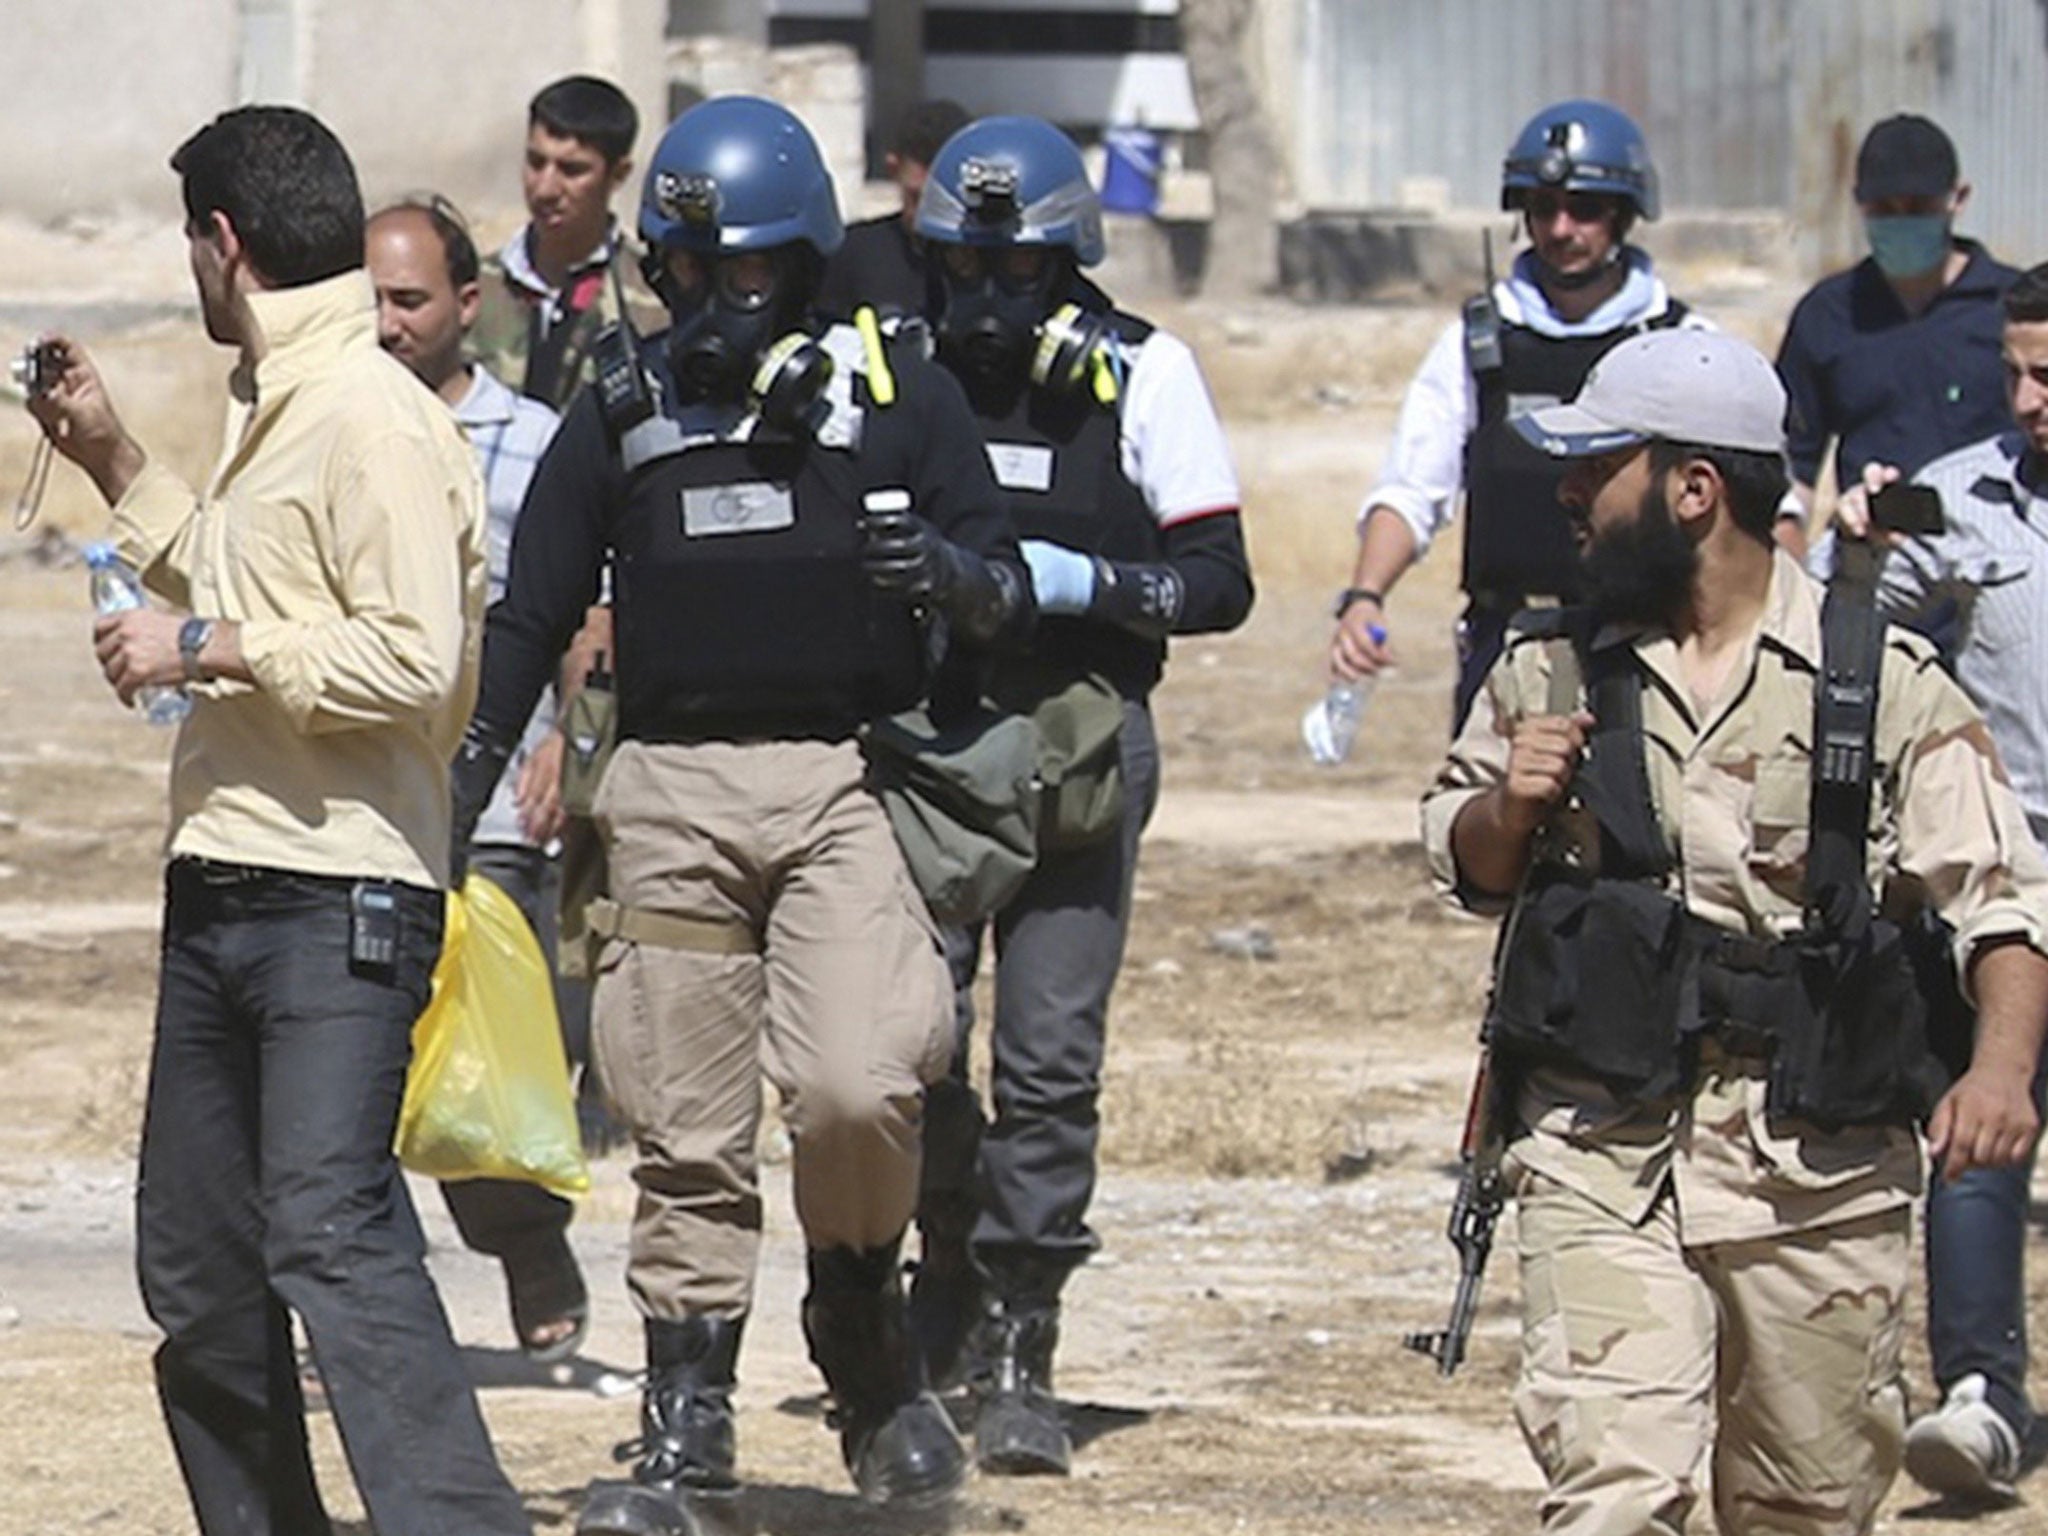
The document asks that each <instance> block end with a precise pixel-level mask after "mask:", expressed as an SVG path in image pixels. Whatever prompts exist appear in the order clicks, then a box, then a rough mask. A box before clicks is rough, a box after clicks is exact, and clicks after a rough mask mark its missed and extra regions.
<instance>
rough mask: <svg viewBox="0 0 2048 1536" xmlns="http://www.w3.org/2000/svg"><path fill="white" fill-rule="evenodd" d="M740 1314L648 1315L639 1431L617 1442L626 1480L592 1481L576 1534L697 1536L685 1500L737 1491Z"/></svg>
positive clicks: (743, 1320) (589, 1535) (741, 1321)
mask: <svg viewBox="0 0 2048 1536" xmlns="http://www.w3.org/2000/svg"><path fill="white" fill-rule="evenodd" d="M745 1327H746V1319H745V1318H744V1317H686V1318H684V1319H683V1320H682V1321H680V1322H671V1321H669V1320H668V1319H666V1318H656V1317H650V1318H648V1319H647V1320H646V1330H647V1387H646V1391H645V1393H644V1394H643V1395H642V1397H641V1400H640V1438H639V1439H638V1440H630V1441H628V1442H627V1443H626V1444H624V1445H622V1446H620V1447H619V1455H620V1458H621V1459H622V1460H633V1463H634V1465H633V1481H632V1482H630V1483H618V1482H599V1483H594V1484H592V1485H591V1489H590V1495H589V1497H588V1498H587V1499H586V1500H585V1501H584V1505H583V1513H582V1515H581V1516H580V1517H579V1518H578V1519H577V1522H576V1530H577V1536H694V1533H695V1532H696V1529H697V1527H696V1523H695V1522H694V1521H693V1520H692V1519H691V1518H690V1514H689V1512H688V1510H687V1509H686V1508H685V1507H684V1504H683V1500H684V1499H685V1498H688V1497H692V1496H695V1497H720V1496H728V1495H731V1494H734V1493H737V1492H738V1491H739V1479H738V1478H737V1477H735V1476H734V1475H733V1412H732V1392H733V1385H734V1367H735V1366H736V1365H737V1364H738V1361H739V1354H740V1334H741V1332H742V1331H743V1330H744V1329H745Z"/></svg>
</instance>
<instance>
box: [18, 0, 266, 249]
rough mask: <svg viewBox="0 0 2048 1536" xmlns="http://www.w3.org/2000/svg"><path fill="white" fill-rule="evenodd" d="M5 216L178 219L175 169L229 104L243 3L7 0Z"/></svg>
mask: <svg viewBox="0 0 2048 1536" xmlns="http://www.w3.org/2000/svg"><path fill="white" fill-rule="evenodd" d="M5 10H6V45H5V47H4V48H0V138H4V140H5V142H6V144H7V146H8V148H7V170H6V174H5V175H4V176H0V216H7V217H15V218H28V219H32V220H34V221H35V222H37V223H43V224H54V223H60V222H66V221H80V220H93V221H96V220H102V219H105V218H107V217H109V216H122V215H139V214H147V215H161V216H164V217H175V216H176V213H177V208H178V197H177V184H176V181H175V179H174V178H173V177H172V176H171V174H170V171H169V169H168V165H167V162H168V160H169V158H170V154H171V151H172V150H173V149H175V148H177V147H178V145H179V144H180V143H182V142H183V141H184V139H185V138H186V136H187V135H189V134H190V133H191V132H192V130H193V129H194V128H195V127H197V126H198V125H199V124H200V123H202V122H204V121H205V120H206V119H207V118H209V117H211V116H212V115H213V114H214V113H216V112H218V111H220V109H221V108H222V107H224V106H226V105H227V104H228V103H229V102H230V101H231V100H232V98H233V94H234V85H235V63H236V49H235V35H236V34H235V22H236V15H237V0H149V3H147V4H135V3H132V0H7V5H6V7H5Z"/></svg>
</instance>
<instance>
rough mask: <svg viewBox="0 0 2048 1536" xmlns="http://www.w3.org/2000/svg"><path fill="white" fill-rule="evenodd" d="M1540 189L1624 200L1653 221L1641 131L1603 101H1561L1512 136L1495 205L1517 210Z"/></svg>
mask: <svg viewBox="0 0 2048 1536" xmlns="http://www.w3.org/2000/svg"><path fill="white" fill-rule="evenodd" d="M1543 187H1559V188H1562V189H1564V190H1565V191H1568V192H1605V193H1608V194H1610V195H1612V196H1614V197H1620V198H1626V199H1627V200H1628V202H1629V203H1630V204H1631V205H1633V206H1634V208H1635V211H1636V212H1637V213H1638V214H1640V215H1642V217H1643V218H1644V219H1645V220H1646V221H1654V220H1655V219H1656V217H1657V208H1658V204H1657V168H1656V167H1655V166H1654V165H1652V164H1651V163H1650V147H1649V145H1648V144H1646V143H1644V142H1643V133H1642V130H1641V129H1640V128H1638V127H1636V125H1635V123H1634V122H1633V121H1632V120H1631V119H1630V117H1629V115H1628V114H1627V113H1626V112H1622V111H1620V110H1618V109H1617V108H1614V107H1610V106H1609V105H1607V103H1606V102H1604V101H1560V102H1558V103H1557V104H1556V105H1555V106H1550V107H1545V108H1544V109H1543V110H1542V111H1541V112H1538V113H1537V114H1536V115H1535V116H1534V117H1532V118H1530V119H1529V121H1528V123H1527V124H1526V125H1525V126H1524V127H1523V129H1522V131H1521V132H1520V133H1519V134H1517V135H1516V136H1515V142H1514V144H1513V145H1512V146H1511V147H1510V148H1509V150H1508V158H1507V163H1506V164H1504V165H1503V166H1502V167H1501V173H1500V205H1501V207H1503V208H1509V209H1513V208H1520V207H1521V206H1522V201H1523V199H1524V197H1526V196H1527V194H1529V193H1531V192H1534V191H1537V190H1539V189H1540V188H1543Z"/></svg>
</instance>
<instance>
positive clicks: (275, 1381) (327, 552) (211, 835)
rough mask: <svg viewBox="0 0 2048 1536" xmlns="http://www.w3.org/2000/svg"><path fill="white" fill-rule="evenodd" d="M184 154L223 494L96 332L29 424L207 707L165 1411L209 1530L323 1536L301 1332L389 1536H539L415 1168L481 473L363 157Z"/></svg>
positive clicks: (140, 1231)
mask: <svg viewBox="0 0 2048 1536" xmlns="http://www.w3.org/2000/svg"><path fill="white" fill-rule="evenodd" d="M171 165H172V169H174V170H175V171H177V172H178V174H179V176H180V177H181V179H182V182H183V192H184V204H185V213H186V234H187V237H188V239H189V241H190V248H191V260H192V273H193V279H194V282H195V284H196V286H197V288H198V292H199V299H200V308H201V311H202V314H203V316H204V319H205V322H206V330H207V334H208V335H209V336H211V337H212V338H213V339H214V340H215V341H217V342H220V343H222V344H223V345H228V346H233V347H236V348H238V349H239V351H240V354H241V357H240V363H239V365H238V366H237V368H236V369H235V371H234V374H233V377H232V379H231V381H230V387H231V392H232V394H233V397H234V398H233V403H232V405H231V407H230V410H229V418H228V425H227V433H226V440H225V443H224V445H223V449H222V453H221V457H220V460H219V462H218V464H217V465H216V467H215V469H214V471H213V475H212V477H211V479H210V480H209V481H208V483H207V485H206V487H205V489H204V490H203V491H197V492H195V491H194V490H193V489H192V488H191V487H189V486H187V485H185V484H184V483H183V482H182V481H180V480H179V479H178V477H177V476H176V475H174V474H173V473H171V471H169V470H168V469H166V468H164V467H163V466H162V465H161V464H160V463H157V462H156V461H154V460H151V459H150V458H148V457H147V456H146V455H145V453H144V452H143V450H142V448H141V446H140V445H139V444H138V443H137V442H136V441H135V439H134V438H133V437H131V436H130V435H129V434H128V432H127V430H126V429H125V428H124V427H123V426H122V424H121V422H120V419H119V417H118V416H117V415H116V413H115V412H114V410H113V408H112V406H111V404H110V402H109V400H108V398H107V394H106V391H105V388H104V386H103V385H102V384H101V382H100V379H99V377H98V375H97V373H96V372H95V370H94V369H93V367H92V365H91V363H90V362H89V360H88V359H87V358H86V356H85V354H84V353H83V351H82V350H81V349H80V348H79V347H78V346H77V345H76V344H75V343H72V342H70V341H69V340H67V339H64V338H57V339H56V341H55V343H54V344H55V346H56V348H57V349H58V353H59V358H60V361H61V371H60V372H59V374H58V377H57V379H56V382H55V383H54V385H53V386H52V388H51V389H50V390H49V391H48V392H47V393H46V394H44V395H42V396H40V397H38V398H37V399H36V400H34V401H33V402H32V405H31V408H32V409H33V410H34V412H35V414H36V416H37V418H38V420H39V421H40V422H41V423H42V425H43V427H44V430H45V431H46V432H47V433H49V435H50V437H51V439H52V440H53V441H54V442H55V444H56V446H57V447H58V449H59V451H61V452H63V453H65V454H66V455H67V456H69V457H70V458H71V459H73V460H74V461H75V462H76V463H78V464H79V465H80V467H81V468H83V469H84V470H85V471H86V473H87V474H88V475H90V476H91V478H92V479H93V481H94V483H95V484H96V485H97V486H98V487H99V489H100V492H101V493H102V494H103V495H104V496H105V497H106V499H107V502H108V503H109V505H110V506H111V507H112V508H113V535H114V540H115V543H116V545H117V547H118V548H119V550H120V552H121V553H122V555H123V556H124V557H125V558H126V559H127V560H128V561H129V562H130V563H131V564H132V565H133V566H134V567H135V568H136V569H137V570H138V571H139V572H141V574H142V577H143V581H144V583H145V585H147V586H148V587H149V588H150V589H151V591H153V592H154V593H155V594H156V595H157V596H158V597H159V598H161V599H162V600H163V601H164V602H166V603H167V604H169V605H170V609H171V610H173V611H161V610H142V611H131V612H128V613H123V614H118V615H109V616H104V617H102V618H101V619H100V620H99V621H98V622H97V623H96V625H95V627H94V642H95V648H96V651H97V653H98V656H99V659H100V664H101V667H102V670H103V671H104V672H105V673H106V676H107V680H108V681H109V682H110V683H111V684H112V685H113V687H114V689H115V690H116V692H117V693H118V694H119V695H120V696H121V698H122V699H123V701H124V702H125V701H128V700H131V699H132V698H133V697H134V695H135V692H136V690H137V689H139V688H143V687H147V686H151V685H158V684H176V683H181V682H182V683H184V684H185V685H186V686H188V687H189V688H190V689H191V691H192V693H193V708H192V713H191V716H190V718H189V719H188V721H187V722H186V724H185V725H184V727H183V729H182V732H181V734H180V736H179V739H178V743H177V750H176V754H175V758H174V762H173V766H172V770H171V825H170V837H169V843H168V854H169V860H170V867H169V874H168V879H167V881H166V889H167V899H166V906H165V913H164V946H163V972H162V984H161V991H160V994H159V998H158V1004H157V1026H156V1042H155V1050H154V1054H153V1059H152V1062H151V1069H150V1086H149V1102H148V1112H147V1118H146V1120H145V1123H144V1128H143V1139H142V1168H141V1179H140V1187H139V1191H138V1197H137V1249H138V1252H137V1264H138V1269H139V1272H140V1275H141V1281H142V1292H143V1299H144V1301H145V1303H146V1304H147V1306H148V1308H149V1311H150V1315H151V1316H152V1317H153V1318H154V1319H155V1320H156V1322H157V1324H158V1326H159V1327H161V1328H162V1329H163V1331H164V1335H165V1338H164V1343H163V1345H162V1347H161V1348H160V1349H159V1350H158V1352H157V1362H156V1363H157V1383H158V1390H159V1394H160V1396H161V1398H162V1401H163V1405H164V1414H165V1418H166V1420H167V1421H168V1424H169V1427H170V1431H171V1437H172V1439H173V1441H174V1442H175V1444H176V1448H177V1452H178V1460H179V1463H180V1465H181V1467H182V1468H183V1470H184V1473H185V1478H186V1482H187V1485H188V1487H189V1488H190V1491H191V1495H192V1502H193V1506H194V1509H195V1511H196V1513H197V1515H198V1520H199V1525H200V1528H201V1530H202V1531H203V1532H205V1536H224V1533H234V1536H241V1533H248V1536H271V1533H277V1536H286V1533H289V1536H301V1533H312V1536H324V1533H325V1532H327V1531H328V1529H329V1526H328V1521H327V1517H326V1515H325V1512H324V1511H323V1509H322V1507H321V1503H320V1496H319V1493H318V1491H317V1489H316V1488H315V1486H314V1482H313V1475H312V1469H311V1465H310V1462H309V1459H308V1456H307V1449H306V1430H305V1417H304V1405H303V1402H302V1400H301V1397H300V1391H299V1384H298V1377H297V1372H296V1370H295V1368H294V1362H293V1354H292V1341H291V1325H290V1320H289V1313H297V1314H298V1316H299V1317H300V1318H301V1320H302V1321H303V1322H304V1324H305V1328H306V1332H307V1336H308V1337H309V1339H310V1340H311V1342H312V1345H313V1350H314V1353H315V1355H316V1356H317V1357H318V1360H319V1365H320V1370H321V1374H322V1376H323V1378H324V1380H325V1385H326V1389H327V1395H328V1399H329V1402H330V1403H331V1405H332V1407H333V1410H334V1416H335V1422H336V1425H337V1427H338V1428H339V1430H340V1432H341V1436H342V1440H343V1442H344V1444H345V1446H346V1448H347V1451H348V1460H349V1464H350V1466H351V1468H352V1469H353V1470H354V1473H355V1476H356V1481H357V1485H358V1487H359V1488H360V1490H361V1493H362V1497H363V1502H364V1504H365V1506H366V1507H367V1509H368V1512H369V1516H370V1521H371V1523H372V1524H373V1525H375V1527H376V1528H377V1529H378V1530H379V1531H380V1532H382V1533H383V1536H429V1533H433V1536H440V1533H454V1532H461V1533H465V1536H468V1533H483V1532H491V1533H501V1532H503V1533H510V1532H524V1531H526V1530H527V1529H528V1523H527V1520H526V1517H525V1514H524V1512H523V1511H522V1509H521V1507H520V1503H519V1499H518V1497H517V1495H516V1494H515V1493H514V1492H513V1490H512V1488H511V1486H510V1484H509V1483H508V1482H507V1481H506V1479H505V1476H504V1474H503V1472H502V1471H500V1469H499V1467H498V1464H497V1460H496V1458H495V1456H494V1455H493V1453H492V1450H491V1446H490V1441H489V1439H488V1437H487V1435H486V1433H485V1430H484V1425H483V1421H482V1419H481V1417H480V1416H479V1414H478V1412H477V1406H476V1399H475V1395H474V1393H473V1392H472V1390H471V1388H470V1386H469V1383H468V1381H467V1379H466V1378H465V1377H464V1375H463V1371H462V1366H461V1363H460V1360H459V1358H458V1356H457V1354H456V1350H455V1346H454V1343H453V1340H452V1339H451V1338H450V1336H449V1332H448V1323H447V1319H446V1317H445V1315H444V1314H443V1312H442V1310H441V1305H440V1301H439V1298H438V1297H437V1296H436V1295H435V1292H434V1289H433V1286H432V1283H431V1282H430V1281H429V1280H428V1278H427V1274H426V1271H425V1268H424V1267H423V1265H422V1262H421V1258H422V1255H421V1244H420V1237H419V1227H418V1223H417V1221H416V1219H415V1217H414V1215H413V1212H412V1209H411V1206H410V1203H409V1201H408V1198H407V1195H406V1192H405V1186H404V1182H403V1180H402V1179H401V1177H400V1175H399V1170H398V1165H397V1162H396V1160H395V1159H394V1158H393V1156H392V1153H391V1142H392V1131H393V1127H394V1124H395V1122H396V1119H397V1114H398V1104H399V1096H400V1093H401V1091H402V1088H403V1085H404V1079H405V1069H406V1063H407V1059H408V1056H409V1053H410V1040H411V1029H412V1022H413V1019H414V1018H415V1016H416V1015H417V1014H418V1012H419V1010H420V1008H421V1007H422V1006H423V1005H424V1003H425V1002H426V998H427V993H428V985H429V978H430V976H431V973H432V970H433V966H434V961H435V959H436V957H437V956H438V954H439V951H440V944H441V907H442V894H441V887H442V885H443V884H444V883H445V881H446V878H447V873H448V854H449V801H448V785H447V767H446V765H447V763H448V761H449V758H450V755H451V753H452V751H453V749H454V747H455V744H456V741H457V739H458V737H459V736H460V733H461V730H462V726H463V723H464V721H465V719H466V718H467V716H468V714H469V709H470V705H471V702H472V700H473V698H474V695H475V690H476V677H477V659H478V651H479V646H480V640H479V636H480V627H479V626H480V619H481V615H482V608H483V594H484V511H483V499H482V494H481V488H480V486H479V484H478V482H477V477H476V470H475V467H474V465H473V463H472V461H471V457H470V454H469V450H468V447H467V445H466V444H465V443H464V442H463V439H462V436H461V433H460V432H459V430H458V429H457V427H456V425H455V423H454V420H453V419H452V417H450V415H449V414H448V412H447V411H446V409H445V408H443V407H442V406H441V405H440V404H439V403H438V402H436V401H435V400H434V399H433V398H432V397H431V396H430V395H428V394H427V393H426V392H425V391H423V390H422V389H420V387H419V385H418V383H417V382H416V381H415V380H414V379H413V378H412V376H411V375H410V374H409V373H407V372H406V370H405V368H404V367H403V365H401V364H400V363H398V362H397V361H395V360H394V359H392V358H390V357H389V356H387V355H386V354H385V353H384V352H382V351H381V350H380V349H379V347H378V345H377V327H376V315H375V309H374V303H373V298H372V293H371V288H370V283H369V280H368V278H367V277H366V276H365V275H364V273H363V272H362V270H361V268H362V259H363V211H362V200H361V195H360V193H359V192H358V190H357V185H356V179H355V172H354V169H353V167H352V166H351V165H350V163H349V160H348V156H347V153H346V152H345V151H344V150H343V149H342V147H341V145H340V143H339V142H338V141H337V140H336V139H335V138H334V136H333V135H332V134H331V133H330V132H328V130H327V129H326V128H325V127H323V126H322V125H321V124H320V123H319V122H318V121H317V120H315V119H314V118H312V117H310V116H308V115H307V114H305V113H303V112H300V111H297V110H294V109H290V108H283V107H248V108H242V109H240V110H237V111H234V112H229V113H227V114H225V115H224V116H222V117H220V118H219V119H217V120H216V121H215V122H213V123H212V124H210V125H209V126H208V127H206V128H204V129H202V130H201V131H200V132H199V133H197V134H196V135H194V136H193V138H192V139H190V140H189V141H188V142H187V143H186V144H185V145H184V146H183V147H182V148H180V149H179V151H178V152H177V154H176V155H175V156H173V157H172V161H171Z"/></svg>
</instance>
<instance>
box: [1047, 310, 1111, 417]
mask: <svg viewBox="0 0 2048 1536" xmlns="http://www.w3.org/2000/svg"><path fill="white" fill-rule="evenodd" d="M1108 339H1109V317H1108V316H1107V315H1098V314H1091V313H1089V312H1088V311H1087V310H1085V309H1083V308H1082V307H1081V306H1080V305H1078V304H1062V305H1061V306H1060V307H1059V308H1058V309H1055V310H1054V311H1053V312H1052V313H1051V314H1049V315H1047V316H1046V317H1045V319H1044V320H1042V321H1041V322H1040V323H1039V326H1038V346H1037V349H1036V350H1035V351H1034V352H1033V353H1032V355H1031V382H1032V383H1033V384H1035V385H1037V386H1038V387H1039V388H1040V389H1043V390H1045V391H1047V392H1048V393H1050V394H1054V395H1069V394H1072V393H1074V392H1075V391H1076V390H1078V389H1081V388H1082V387H1083V386H1084V385H1086V384H1087V382H1088V369H1089V365H1090V363H1091V362H1092V361H1093V359H1094V357H1095V353H1096V350H1097V349H1098V348H1099V347H1101V345H1102V344H1103V343H1104V342H1105V341H1107V340H1108Z"/></svg>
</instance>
